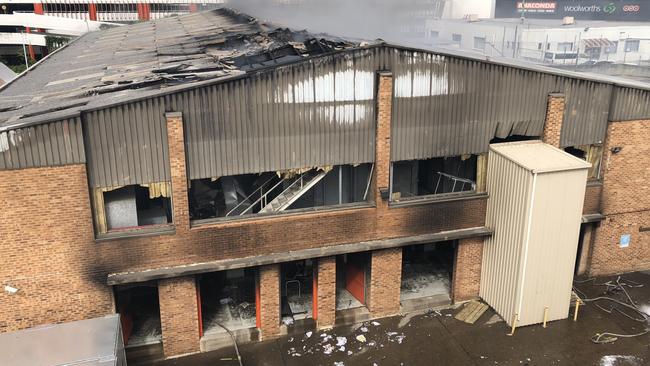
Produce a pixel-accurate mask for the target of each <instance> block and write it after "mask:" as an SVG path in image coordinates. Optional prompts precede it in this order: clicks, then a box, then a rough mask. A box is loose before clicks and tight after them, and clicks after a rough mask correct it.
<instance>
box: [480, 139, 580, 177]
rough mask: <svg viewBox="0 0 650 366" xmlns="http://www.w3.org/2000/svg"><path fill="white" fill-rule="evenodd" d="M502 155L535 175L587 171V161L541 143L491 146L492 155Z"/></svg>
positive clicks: (512, 143) (527, 142)
mask: <svg viewBox="0 0 650 366" xmlns="http://www.w3.org/2000/svg"><path fill="white" fill-rule="evenodd" d="M492 152H494V153H497V154H500V155H502V156H504V157H506V158H507V159H509V160H511V161H513V162H515V163H516V164H518V165H519V166H521V167H523V168H525V169H527V170H530V171H532V172H533V173H546V172H555V171H562V170H573V169H585V168H589V167H590V166H591V165H590V164H589V163H587V162H586V161H584V160H582V159H579V158H577V157H575V156H573V155H569V154H567V153H566V152H564V151H562V150H560V149H558V148H555V147H553V146H551V145H549V144H545V143H543V142H541V141H519V142H507V143H502V144H492V145H490V153H492Z"/></svg>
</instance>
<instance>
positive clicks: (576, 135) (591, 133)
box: [560, 79, 613, 147]
mask: <svg viewBox="0 0 650 366" xmlns="http://www.w3.org/2000/svg"><path fill="white" fill-rule="evenodd" d="M564 84H565V86H564V95H565V98H566V99H565V103H566V105H565V110H564V122H563V123H562V135H561V137H560V145H561V146H562V147H566V146H580V145H590V144H598V143H602V142H603V141H604V140H605V134H606V133H607V116H608V114H609V104H610V100H611V96H612V89H613V87H612V85H608V84H602V83H595V82H592V81H585V80H576V79H565V83H564Z"/></svg>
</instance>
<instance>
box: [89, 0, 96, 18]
mask: <svg viewBox="0 0 650 366" xmlns="http://www.w3.org/2000/svg"><path fill="white" fill-rule="evenodd" d="M88 19H89V20H97V4H95V3H88Z"/></svg>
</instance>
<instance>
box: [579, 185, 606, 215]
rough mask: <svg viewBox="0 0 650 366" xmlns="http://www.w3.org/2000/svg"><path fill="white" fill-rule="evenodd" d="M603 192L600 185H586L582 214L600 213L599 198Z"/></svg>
mask: <svg viewBox="0 0 650 366" xmlns="http://www.w3.org/2000/svg"><path fill="white" fill-rule="evenodd" d="M602 190H603V185H602V184H600V183H597V182H596V183H590V184H587V188H586V190H585V202H584V204H583V206H582V213H583V214H595V213H600V196H601V193H602Z"/></svg>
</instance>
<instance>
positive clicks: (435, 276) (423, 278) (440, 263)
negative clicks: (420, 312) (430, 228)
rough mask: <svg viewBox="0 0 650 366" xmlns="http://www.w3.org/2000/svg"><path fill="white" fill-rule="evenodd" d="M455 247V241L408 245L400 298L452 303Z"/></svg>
mask: <svg viewBox="0 0 650 366" xmlns="http://www.w3.org/2000/svg"><path fill="white" fill-rule="evenodd" d="M455 247H456V243H455V242H454V241H444V242H438V243H429V244H418V245H411V246H407V247H404V249H403V252H402V283H401V286H400V301H401V302H405V301H410V300H426V302H427V303H429V304H439V305H444V304H449V303H450V302H451V278H452V273H453V267H454V253H455Z"/></svg>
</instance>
